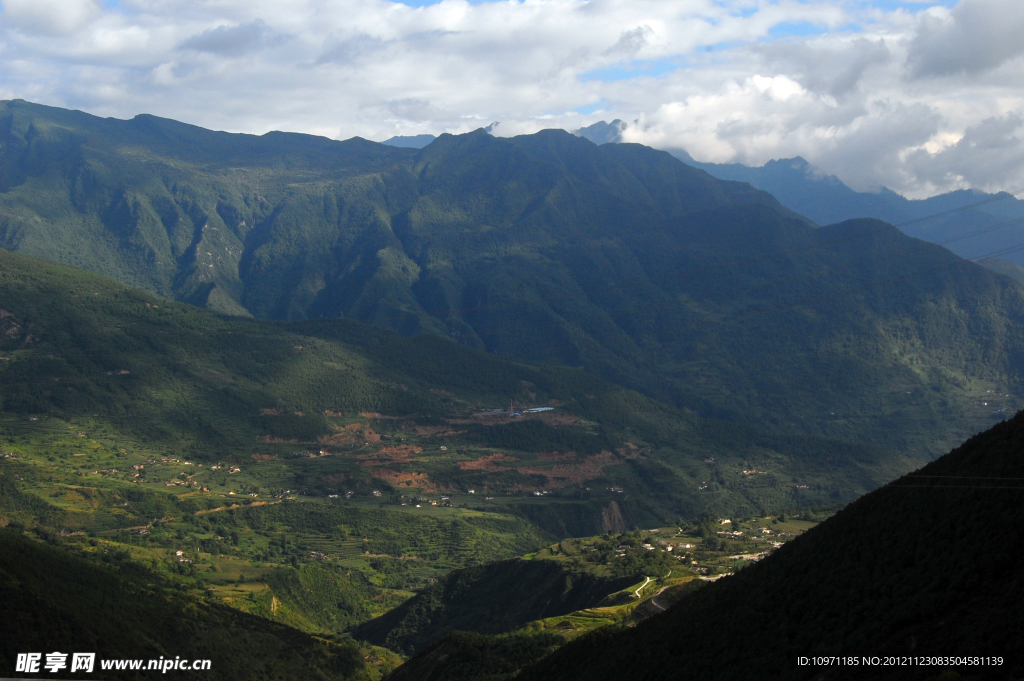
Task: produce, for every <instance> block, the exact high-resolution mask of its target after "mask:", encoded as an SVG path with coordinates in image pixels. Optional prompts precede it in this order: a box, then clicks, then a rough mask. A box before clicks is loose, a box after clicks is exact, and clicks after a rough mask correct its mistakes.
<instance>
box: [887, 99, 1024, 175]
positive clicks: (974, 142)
mask: <svg viewBox="0 0 1024 681" xmlns="http://www.w3.org/2000/svg"><path fill="white" fill-rule="evenodd" d="M906 165H907V166H908V167H909V168H910V169H912V171H913V173H914V174H915V176H916V177H917V178H919V179H920V180H923V181H926V182H928V183H929V184H930V185H931V186H933V187H949V186H958V187H976V188H980V189H989V190H999V189H1001V188H1002V187H1003V186H1005V183H1006V180H1009V181H1010V182H1011V183H1012V184H1013V185H1014V186H1017V187H1020V186H1024V118H1022V117H1021V116H1020V115H1019V114H1016V113H1014V114H1009V115H1006V116H999V117H992V118H987V119H985V120H983V121H981V122H980V123H978V124H977V125H973V126H971V127H969V128H967V130H966V132H965V133H964V135H963V137H962V138H960V140H959V141H957V142H956V143H955V144H952V145H949V146H947V147H945V148H944V149H941V150H939V151H937V152H934V153H930V152H929V151H928V150H927V149H917V150H915V151H913V152H911V153H910V154H909V155H908V157H907V159H906Z"/></svg>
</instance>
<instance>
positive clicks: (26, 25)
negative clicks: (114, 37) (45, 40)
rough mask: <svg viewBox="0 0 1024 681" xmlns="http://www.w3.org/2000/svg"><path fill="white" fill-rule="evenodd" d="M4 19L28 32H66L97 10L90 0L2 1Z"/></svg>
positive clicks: (86, 20) (83, 21)
mask: <svg viewBox="0 0 1024 681" xmlns="http://www.w3.org/2000/svg"><path fill="white" fill-rule="evenodd" d="M3 9H4V12H3V18H4V19H5V20H6V21H8V22H10V25H11V26H12V27H13V28H15V29H17V30H21V31H26V32H29V33H43V34H46V35H67V34H69V33H72V32H73V31H75V30H78V29H80V28H82V27H83V26H85V25H86V24H87V23H88V22H89V21H90V20H91V19H93V18H95V17H96V16H97V15H99V13H100V9H99V7H97V6H96V3H94V2H92V0H4V3H3Z"/></svg>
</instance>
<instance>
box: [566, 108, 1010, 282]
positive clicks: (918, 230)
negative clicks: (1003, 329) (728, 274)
mask: <svg viewBox="0 0 1024 681" xmlns="http://www.w3.org/2000/svg"><path fill="white" fill-rule="evenodd" d="M625 128H626V124H625V123H623V122H622V121H619V120H616V121H613V122H612V123H606V122H604V121H600V122H598V123H595V124H593V125H591V126H588V127H586V128H580V129H579V130H577V131H575V133H574V134H576V135H579V136H580V137H584V138H586V139H589V140H591V141H592V142H594V143H596V144H605V143H610V142H621V141H622V131H623V130H625ZM669 153H671V154H672V155H673V156H675V157H676V158H678V159H679V160H681V161H683V162H684V163H686V164H688V165H691V166H693V167H695V168H700V169H701V170H704V171H707V172H708V173H709V174H711V175H713V176H714V177H717V178H719V179H723V180H733V181H736V182H749V183H750V184H751V185H753V186H755V187H757V188H758V189H763V190H764V191H766V192H769V193H770V194H771V195H772V196H774V197H775V198H777V199H778V200H779V202H780V203H781V204H782V205H784V206H786V207H787V208H789V209H791V210H794V211H796V212H797V213H800V214H801V215H805V216H807V217H808V218H810V219H811V220H813V221H815V222H816V223H818V224H819V225H831V224H836V223H839V222H842V221H844V220H851V219H854V218H877V219H879V220H885V221H886V222H888V223H890V224H894V225H896V226H898V227H899V228H900V229H901V230H902V231H903V232H904V233H906V234H908V235H910V236H913V237H916V238H919V239H924V240H925V241H931V242H932V243H937V244H941V245H943V246H946V247H947V248H949V249H950V250H951V251H953V252H954V253H956V254H957V255H959V256H961V257H963V258H967V259H969V260H979V259H985V258H989V257H1000V258H1002V259H1004V260H1008V261H1010V262H1012V263H1014V264H1016V265H1019V266H1024V201H1020V200H1018V199H1016V198H1014V197H1013V196H1012V195H1010V194H1005V193H1003V194H986V193H984V192H979V191H974V190H960V191H954V192H949V193H947V194H942V195H939V196H934V197H932V198H929V199H924V200H909V199H906V198H904V197H903V196H900V195H899V194H897V193H895V192H893V191H890V190H888V189H883V190H882V191H880V192H877V193H871V192H858V191H854V190H853V189H851V188H850V187H848V186H847V185H845V184H844V183H843V182H842V181H841V180H840V179H839V178H837V177H835V176H834V175H826V174H824V173H821V172H820V171H818V170H817V169H815V168H814V167H813V166H812V165H811V164H810V163H808V162H807V161H806V160H804V159H802V158H800V157H796V158H786V159H779V160H774V161H769V162H768V163H766V164H764V165H763V166H760V167H750V166H745V165H741V164H739V163H701V162H699V161H695V160H694V159H693V157H692V156H690V155H689V154H688V153H687V152H686V151H684V150H681V149H672V150H669ZM979 203H981V204H983V205H977V206H974V204H979ZM970 206H974V207H970ZM936 214H939V215H936ZM930 216H935V217H930Z"/></svg>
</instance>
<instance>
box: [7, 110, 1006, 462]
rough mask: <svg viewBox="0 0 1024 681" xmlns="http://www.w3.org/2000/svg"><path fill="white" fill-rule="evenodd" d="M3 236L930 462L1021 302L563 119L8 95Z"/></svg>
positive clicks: (950, 435) (136, 278)
mask: <svg viewBox="0 0 1024 681" xmlns="http://www.w3.org/2000/svg"><path fill="white" fill-rule="evenodd" d="M0 122H2V137H3V139H2V153H0V176H2V181H0V246H3V247H5V248H8V249H12V250H17V251H20V252H23V253H27V254H33V255H37V256H40V257H45V258H49V259H53V260H59V261H62V262H65V263H69V264H74V265H76V266H79V267H83V268H86V269H90V270H92V271H95V272H101V273H104V274H108V275H111V276H114V277H116V278H118V279H120V280H121V281H123V282H126V283H130V284H133V285H140V286H144V287H146V288H149V289H150V290H152V291H155V292H157V293H160V294H161V295H165V296H171V297H174V298H176V299H178V300H184V301H188V302H191V303H194V304H197V305H200V306H206V307H210V308H212V309H215V310H221V311H225V312H230V313H233V314H252V315H255V316H257V317H261V318H271V319H280V320H304V319H314V318H322V317H323V318H335V317H345V318H349V319H356V320H361V321H364V322H368V323H371V324H374V325H377V326H380V327H384V328H388V329H393V330H396V331H398V332H400V333H402V334H406V335H416V334H428V335H437V336H445V337H448V338H452V339H456V340H458V341H459V342H460V343H463V344H465V345H469V346H472V347H476V348H482V349H486V350H488V351H490V352H493V353H498V354H501V355H505V356H510V357H515V358H521V359H527V360H531V361H544V362H551V363H558V364H563V365H568V366H582V367H585V368H586V369H588V370H589V371H591V372H592V373H595V374H597V375H599V376H601V377H603V378H605V379H609V380H612V381H615V382H618V383H620V384H622V385H626V386H628V387H631V388H634V389H638V390H640V391H642V392H644V393H646V394H647V395H649V396H653V397H655V398H657V399H659V400H662V401H667V402H670V403H672V404H674V405H675V406H676V407H678V408H682V409H687V410H690V411H693V412H696V413H698V414H700V415H702V416H705V417H708V416H710V417H714V418H719V419H725V420H729V421H733V422H743V423H754V424H757V425H759V426H760V427H765V428H769V429H772V430H774V431H776V432H785V433H805V434H814V435H821V436H825V437H829V438H835V439H840V440H843V441H847V442H859V443H871V444H875V445H880V446H884V447H892V448H897V449H900V450H904V451H912V452H915V453H916V454H918V455H928V454H935V453H937V452H939V451H943V450H944V449H946V448H948V447H949V446H951V445H952V444H953V443H954V442H956V441H959V440H960V439H961V438H962V437H964V436H966V435H968V434H970V433H973V432H977V431H978V430H980V429H982V428H983V427H984V426H985V425H987V424H988V423H990V422H991V420H990V419H991V415H992V413H993V412H995V411H1000V412H1001V413H1002V410H1011V411H1012V410H1013V409H1015V408H1016V406H1017V401H1016V400H1017V398H1016V394H1017V393H1018V392H1019V391H1020V378H1021V357H1022V356H1024V354H1022V353H1021V351H1020V347H1019V344H1020V342H1021V341H1020V335H1019V334H1017V333H1015V332H1013V330H1012V329H1014V328H1016V327H1017V326H1018V325H1019V324H1020V322H1021V320H1022V319H1024V313H1022V310H1024V306H1022V304H1021V301H1022V293H1021V291H1022V289H1021V288H1020V286H1019V285H1018V284H1016V283H1015V282H1011V281H1008V280H1006V279H1004V278H1001V277H998V276H995V275H992V274H990V273H988V272H986V271H984V270H983V269H982V268H980V267H978V266H975V265H972V264H970V263H966V262H963V261H961V260H959V259H957V258H956V257H955V256H953V255H951V254H950V253H949V252H947V251H945V250H943V249H941V248H938V247H935V246H931V245H928V244H924V243H922V242H919V241H915V240H913V239H908V238H907V237H905V236H904V235H902V234H900V233H899V232H898V231H897V230H895V229H893V228H891V227H889V226H887V225H885V224H882V223H877V222H871V221H867V222H864V221H862V222H852V223H845V224H841V225H836V226H833V227H829V228H817V227H815V226H814V225H813V224H811V223H810V222H808V221H807V220H805V219H803V218H801V217H799V216H797V215H795V214H793V213H791V212H789V211H788V210H786V209H784V208H783V207H782V206H780V205H779V204H778V202H777V201H775V200H774V199H773V198H772V197H771V196H770V195H768V194H766V193H764V192H760V191H757V190H755V189H753V188H752V187H750V186H749V185H746V184H742V183H733V182H723V181H720V180H716V179H715V178H712V177H711V176H710V175H707V174H706V173H703V172H701V171H699V170H696V169H694V168H691V167H689V166H686V165H685V164H683V163H681V162H679V161H677V160H676V159H674V158H672V157H671V156H669V155H668V154H666V153H663V152H657V151H654V150H652V149H649V148H646V147H641V146H638V145H628V144H624V145H604V146H601V147H597V146H595V145H593V144H592V143H590V142H588V141H586V140H583V139H580V138H577V137H573V136H572V135H569V134H568V133H563V132H559V131H544V132H541V133H538V134H536V135H531V136H524V137H517V138H511V139H500V138H495V137H492V136H491V135H488V134H486V133H485V132H483V131H477V132H474V133H470V134H467V135H462V136H451V135H445V136H442V137H440V138H438V139H437V140H435V141H434V142H432V143H431V144H430V145H428V146H427V147H425V148H424V149H422V150H417V149H411V148H397V147H393V146H386V145H379V144H374V143H371V142H366V141H364V140H359V139H353V140H349V141H346V142H333V141H330V140H326V139H322V138H314V137H309V136H302V135H288V134H283V133H271V134H268V135H264V136H262V137H253V136H247V135H231V134H227V133H216V132H210V131H206V130H202V129H199V128H195V127H192V126H188V125H184V124H180V123H176V122H174V121H168V120H162V119H157V118H153V117H150V116H139V117H136V118H135V119H133V120H131V121H117V120H112V119H98V118H95V117H92V116H88V115H86V114H82V113H77V112H70V111H64V110H60V109H53V108H47V107H41V106H37V105H32V104H28V103H25V102H21V101H14V102H7V103H5V104H4V105H3V108H2V111H0Z"/></svg>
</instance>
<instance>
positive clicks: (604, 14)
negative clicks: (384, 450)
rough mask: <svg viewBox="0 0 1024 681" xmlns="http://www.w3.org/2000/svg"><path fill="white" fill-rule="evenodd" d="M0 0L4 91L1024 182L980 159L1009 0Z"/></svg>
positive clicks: (90, 103) (312, 122)
mask: <svg viewBox="0 0 1024 681" xmlns="http://www.w3.org/2000/svg"><path fill="white" fill-rule="evenodd" d="M0 2H2V5H3V13H2V14H0V58H2V59H4V63H5V78H4V80H3V82H2V84H0V86H2V91H3V94H4V96H7V97H23V98H25V99H30V100H33V101H40V102H43V103H47V104H54V105H58V106H69V107H73V108H82V109H85V110H88V111H91V112H94V113H97V114H100V115H113V116H120V117H130V116H133V115H135V114H137V113H142V112H146V113H153V114H157V115H161V116H167V117H171V118H177V119H179V120H184V121H187V122H190V123H194V124H197V125H204V126H207V127H211V128H216V129H226V130H236V131H244V132H256V133H260V132H265V131H267V130H271V129H283V130H294V131H303V132H311V133H317V134H324V133H325V132H327V133H328V134H331V135H332V136H336V137H341V138H347V137H351V136H354V135H360V136H363V137H367V138H370V139H384V138H387V137H390V136H392V135H395V134H417V133H422V132H432V133H440V132H444V131H449V132H464V131H467V130H471V129H474V128H477V127H482V126H485V125H487V124H489V123H491V122H492V121H501V125H500V126H498V127H497V128H495V133H496V134H501V135H509V134H518V133H521V132H531V131H535V130H538V129H540V128H543V127H563V128H567V129H574V128H578V127H581V126H583V125H587V124H590V123H593V122H595V121H597V120H600V119H602V118H603V119H606V120H611V119H613V118H622V119H623V120H627V121H635V123H632V124H631V125H630V127H629V128H628V129H627V131H626V134H627V136H628V137H629V138H630V139H632V140H634V141H640V142H643V143H647V144H651V145H653V146H660V147H663V148H665V147H682V148H685V149H687V150H688V151H689V152H690V153H692V154H693V155H694V157H696V158H698V159H701V160H715V161H739V162H744V163H755V164H759V163H763V162H765V161H767V160H769V159H771V158H779V157H785V156H792V155H797V154H799V155H803V156H804V157H806V158H807V159H808V160H810V161H812V162H813V163H816V164H817V165H819V166H820V167H821V168H822V169H823V170H826V171H828V172H834V173H836V174H838V175H839V176H840V177H841V178H843V179H844V180H846V181H848V182H850V183H852V184H854V185H856V186H858V187H861V188H865V187H876V186H879V185H883V184H885V185H888V186H890V187H892V188H894V189H897V190H899V191H903V192H906V193H909V194H912V195H920V194H922V193H927V192H933V191H940V190H944V189H949V188H954V187H960V186H967V185H971V184H972V183H975V182H983V183H984V186H985V187H986V188H989V189H993V188H1006V189H1011V190H1014V191H1020V190H1022V189H1024V187H1022V186H1019V182H1020V176H1019V172H1017V171H1015V170H1014V168H1013V167H1012V166H1013V163H1015V162H1017V161H1015V159H1018V157H1017V156H1015V155H1014V153H1013V152H1007V153H1006V154H1004V155H1003V156H1000V158H1001V159H1002V160H1001V161H1000V164H997V165H998V168H997V170H996V171H995V172H994V174H990V175H989V176H987V177H986V178H981V177H980V175H979V173H980V168H981V167H982V165H983V162H982V159H983V157H984V155H985V154H992V153H993V152H992V150H991V149H987V148H986V147H985V144H989V143H990V142H984V143H983V142H982V140H990V141H991V140H997V141H998V140H1002V143H1004V144H1007V145H1011V146H1012V145H1013V144H1014V142H1013V140H1014V139H1018V138H1019V136H1020V131H1019V129H1017V131H1016V132H1012V133H1005V134H1003V136H1002V137H1000V136H999V134H997V133H996V132H993V131H994V130H995V129H996V128H998V125H997V124H996V123H993V122H992V121H997V122H1001V123H1000V125H1003V126H1004V127H1005V126H1010V127H1011V128H1012V127H1013V125H1014V123H1013V122H1014V121H1019V120H1020V117H1021V116H1024V91H1022V89H1021V87H1020V85H1019V84H1020V83H1021V82H1024V58H1022V49H1024V43H1022V42H1021V41H1020V40H1019V39H1016V36H1018V35H1021V34H1022V32H1024V3H1021V2H1020V1H1019V0H961V1H960V3H959V4H958V5H956V6H955V7H953V8H952V9H949V8H946V7H943V6H941V5H945V4H948V2H947V0H931V1H930V2H924V3H921V2H916V0H915V1H914V2H911V1H910V0H908V1H907V2H905V3H903V6H902V7H900V8H897V9H895V10H893V9H891V7H889V8H887V6H891V5H892V2H890V1H889V0H887V1H886V2H885V3H884V6H882V5H883V3H881V0H879V3H880V6H879V7H875V6H874V0H863V1H855V0H804V1H798V0H501V1H498V2H485V3H482V4H470V3H469V2H466V1H465V0H443V1H442V2H438V3H436V4H433V5H430V6H427V7H422V8H413V7H408V6H406V5H402V4H398V3H396V2H390V1H388V0H291V1H290V2H280V1H279V0H273V1H272V0H248V1H246V2H243V1H242V0H210V1H208V2H198V3H197V2H194V1H189V2H186V1H185V0H120V2H119V3H117V4H116V5H114V6H100V5H99V4H97V3H94V2H92V0H0ZM933 4H934V5H936V6H934V7H933V6H931V5H933ZM594 103H599V105H600V109H601V111H600V112H599V113H593V114H587V115H582V114H578V113H575V111H579V110H586V111H589V110H591V109H588V108H584V107H587V106H591V108H592V105H593V104H594ZM1018 128H1019V126H1018ZM1000 129H1003V128H1000ZM965 140H966V141H965ZM972 140H973V141H972ZM929 164H931V165H929ZM1014 183H1018V184H1016V185H1015V184H1014Z"/></svg>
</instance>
